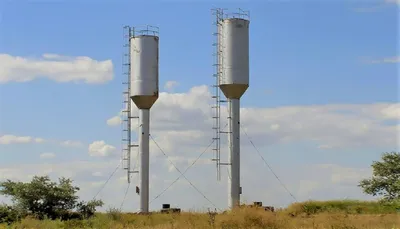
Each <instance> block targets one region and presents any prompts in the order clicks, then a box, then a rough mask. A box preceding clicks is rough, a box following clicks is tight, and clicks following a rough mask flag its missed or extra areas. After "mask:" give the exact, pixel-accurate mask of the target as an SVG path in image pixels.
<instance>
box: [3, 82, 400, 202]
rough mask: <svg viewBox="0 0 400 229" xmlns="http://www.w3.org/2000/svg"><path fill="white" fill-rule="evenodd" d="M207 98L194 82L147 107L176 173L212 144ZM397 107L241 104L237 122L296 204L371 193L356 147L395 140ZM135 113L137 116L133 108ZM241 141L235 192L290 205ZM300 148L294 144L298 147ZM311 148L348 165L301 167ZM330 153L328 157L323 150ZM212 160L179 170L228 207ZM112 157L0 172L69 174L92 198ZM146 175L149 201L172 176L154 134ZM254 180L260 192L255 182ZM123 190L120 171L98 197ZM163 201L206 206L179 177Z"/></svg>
mask: <svg viewBox="0 0 400 229" xmlns="http://www.w3.org/2000/svg"><path fill="white" fill-rule="evenodd" d="M211 102H212V101H211V94H210V92H209V90H208V87H207V86H197V87H194V88H192V89H190V90H189V91H188V92H186V93H167V92H163V93H160V98H159V100H158V101H157V102H156V103H155V105H154V108H152V110H151V124H150V127H151V135H152V137H153V138H154V139H155V140H156V141H157V143H158V144H159V146H160V147H161V148H162V149H163V150H164V152H165V153H166V154H167V155H168V156H169V159H170V160H171V161H173V162H174V164H175V165H176V166H177V167H178V168H179V169H180V170H181V171H184V170H185V169H186V168H187V167H188V166H189V165H191V164H192V162H193V161H194V160H195V159H196V158H197V157H198V155H199V154H200V153H201V152H203V151H204V150H205V147H206V146H207V145H208V144H209V143H210V141H211V138H212V135H213V132H212V129H211V127H212V122H213V120H212V118H211V116H212V115H211V109H210V104H211ZM398 107H399V104H398V103H374V104H328V105H310V106H297V105H293V106H282V107H269V108H260V107H252V108H249V107H246V106H245V104H243V106H242V108H241V123H242V124H243V129H244V130H246V132H247V133H248V134H249V136H250V137H251V138H252V141H253V142H254V144H255V145H256V146H257V148H259V149H260V152H261V153H262V154H263V156H264V157H265V158H266V160H270V161H269V163H270V164H271V165H272V167H273V168H274V171H275V172H276V174H278V176H279V178H280V179H281V180H282V181H283V183H285V184H286V185H287V187H288V189H289V190H291V191H292V192H293V194H294V195H295V196H296V197H297V199H298V200H299V201H302V200H307V199H310V198H312V199H335V198H343V197H344V196H347V197H348V198H360V199H368V198H370V197H368V196H365V195H363V194H362V193H361V190H360V188H359V187H357V184H358V181H359V179H361V178H363V177H364V176H369V175H370V173H371V172H370V170H369V169H368V168H369V166H370V164H369V163H370V162H365V160H364V154H362V155H363V157H362V158H363V159H360V158H361V156H360V155H361V153H364V152H366V151H368V150H369V151H371V149H374V150H375V149H378V150H381V149H395V148H396V147H397V144H398V142H399V139H398V137H397V136H398V133H399V125H389V124H388V123H391V122H387V121H392V120H399V118H400V117H399V114H398ZM133 111H134V114H135V112H136V110H133ZM226 117H227V112H226V106H224V107H223V108H222V126H224V125H225V123H226V121H227V119H226ZM194 120H195V121H194ZM135 130H136V129H135ZM225 130H226V129H225ZM221 137H222V149H221V156H222V157H223V158H222V159H223V162H227V161H226V157H227V144H226V135H222V136H221ZM241 139H242V141H241V152H242V155H243V157H242V161H241V184H242V186H243V195H242V199H243V200H248V201H257V200H260V201H263V202H265V203H267V204H268V205H274V206H277V207H279V206H285V205H287V204H289V203H291V202H292V200H291V199H290V196H289V195H288V194H286V193H285V190H284V189H283V188H282V187H281V186H280V184H279V182H277V180H276V178H275V177H274V176H273V175H272V174H271V173H270V172H269V171H268V169H267V168H266V166H265V165H264V163H263V161H262V160H260V159H259V157H258V156H257V154H256V152H254V149H252V148H251V147H252V146H251V145H250V144H249V142H248V140H247V137H246V136H245V135H244V131H242V136H241ZM135 140H136V139H134V141H135ZM57 143H58V142H57ZM288 143H289V144H288ZM303 143H305V144H310V145H311V146H309V148H305V149H303V148H302V147H298V148H297V145H298V144H299V145H302V146H303ZM133 144H134V143H133ZM290 145H292V147H294V148H292V149H290V150H293V151H296V153H300V156H298V157H296V156H294V155H296V154H293V152H289V151H290V150H288V149H287V148H285V147H288V146H290ZM293 145H294V146H293ZM280 147H281V148H280ZM312 147H314V148H312ZM319 148H320V149H319ZM328 149H331V150H328ZM298 150H301V151H300V152H297V151H298ZM308 150H310V151H312V150H314V152H313V153H314V154H317V155H318V154H326V155H327V158H331V157H332V158H334V159H335V160H336V159H338V157H340V155H342V157H343V158H342V160H343V161H344V160H346V166H343V165H340V164H339V162H335V163H337V164H333V165H331V164H322V162H318V161H317V160H318V158H317V159H316V158H313V161H314V163H313V164H307V163H309V162H310V161H309V160H307V157H309V156H312V155H311V153H309V152H308ZM323 150H325V151H323ZM116 152H117V149H116V147H114V146H110V145H108V144H106V142H105V141H96V142H93V143H92V144H91V145H90V146H89V154H90V155H93V156H107V155H111V154H115V153H116ZM331 152H333V153H334V155H335V157H333V156H332V154H330V153H331ZM351 152H354V153H351ZM282 155H283V156H282ZM136 156H137V152H136V150H134V152H133V153H132V166H134V165H136V164H137V158H136ZM281 156H282V157H281ZM314 156H315V155H314ZM336 156H337V157H336ZM370 156H371V155H370ZM212 157H213V155H212V150H211V149H208V150H207V151H206V152H205V154H204V155H203V156H202V157H201V158H200V160H199V161H198V162H197V163H196V164H195V165H194V167H192V168H191V170H189V171H188V173H187V174H185V176H186V177H188V179H189V180H190V181H191V182H192V183H193V184H194V185H195V186H196V187H197V188H199V190H201V191H202V192H203V193H204V195H205V196H206V197H207V198H209V199H210V200H211V201H212V202H214V203H215V204H216V205H217V206H218V207H220V208H225V207H226V206H227V194H226V190H227V188H226V183H227V172H226V167H222V181H221V182H217V181H216V179H215V164H214V163H213V162H211V161H210V159H211V158H212ZM268 157H269V158H268ZM276 158H279V159H278V160H276ZM355 158H357V159H355ZM299 159H300V160H299ZM359 159H360V160H359ZM374 159H377V158H374ZM92 160H95V159H93V158H92ZM96 160H98V159H96ZM100 160H101V159H100ZM350 160H357V164H358V165H360V163H364V164H363V165H362V167H360V168H355V166H351V165H349V163H350V162H351V161H350ZM361 161H363V162H361ZM371 161H372V159H371ZM117 162H118V161H117V160H116V158H109V159H107V161H106V162H95V161H91V162H82V161H67V162H64V163H57V164H49V163H42V164H27V165H21V164H18V166H15V165H7V166H2V169H0V179H5V178H7V177H8V178H9V177H11V178H18V179H25V180H26V179H28V175H29V174H46V173H47V174H50V175H51V176H52V177H58V176H66V177H71V178H73V179H74V181H76V182H77V184H78V185H79V186H80V187H82V190H81V191H80V193H79V195H80V196H81V197H82V198H84V199H91V198H93V195H94V194H96V193H97V191H98V190H99V188H100V187H99V186H96V184H100V183H103V182H104V178H105V177H108V175H109V174H110V173H111V172H113V170H114V169H115V168H116V166H117ZM17 168H18V169H17ZM20 168H22V169H20ZM154 175H156V176H157V177H154ZM150 176H151V179H150V183H151V187H152V188H151V189H150V199H153V198H154V197H155V196H157V195H158V194H159V193H160V192H161V191H162V190H164V189H165V188H166V187H167V186H169V184H170V182H172V181H174V180H175V179H176V178H177V177H178V176H179V173H178V172H177V171H176V170H175V169H174V168H173V166H171V165H170V163H169V162H168V161H167V160H166V158H165V156H164V155H163V154H162V153H161V152H160V150H159V149H158V148H157V146H156V145H155V144H154V143H153V142H152V141H151V142H150ZM138 178H139V176H138V174H132V184H131V188H133V187H135V186H136V185H138V181H139V179H138ZM255 185H257V187H258V188H257V189H254V188H253V187H254V186H255ZM126 187H127V184H126V171H125V170H122V169H120V170H118V171H117V173H116V174H115V175H114V177H113V178H112V179H111V180H110V182H109V183H108V184H107V186H106V188H105V189H104V190H103V191H102V192H101V193H100V195H99V196H98V198H101V199H103V200H104V201H105V202H106V206H105V207H104V208H107V207H108V206H110V205H119V204H120V203H121V202H120V201H122V198H123V194H124V192H125V190H126ZM129 193H130V194H129V195H128V196H127V198H128V199H127V200H126V203H130V204H125V205H124V210H136V209H134V208H133V206H137V205H138V204H137V203H138V196H137V195H135V194H134V193H133V192H129ZM0 198H1V197H0ZM0 201H1V200H0ZM166 201H167V202H166ZM161 203H176V204H177V206H179V207H182V208H183V209H190V208H193V207H196V209H202V208H206V207H213V206H212V205H210V204H209V203H208V202H207V201H206V200H205V199H204V197H203V196H202V195H200V194H198V193H197V192H196V190H195V189H193V187H191V185H190V184H188V182H187V181H185V179H184V178H181V179H180V180H179V181H178V182H176V184H174V185H173V186H172V188H171V189H170V190H168V191H167V192H165V193H164V194H163V195H162V196H161V197H159V198H158V199H156V200H155V201H154V202H152V204H151V208H152V209H158V208H159V207H160V206H161Z"/></svg>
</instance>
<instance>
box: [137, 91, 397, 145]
mask: <svg viewBox="0 0 400 229" xmlns="http://www.w3.org/2000/svg"><path fill="white" fill-rule="evenodd" d="M210 104H211V93H210V91H209V89H208V87H207V86H204V85H203V86H197V87H193V88H192V89H190V90H189V91H188V92H187V93H167V92H163V93H160V98H159V99H158V101H157V102H156V103H155V104H154V107H153V108H152V110H151V134H152V135H153V136H155V137H156V140H157V141H159V143H160V145H162V146H163V148H164V149H165V150H166V151H168V152H173V153H179V152H186V153H191V152H192V151H193V150H192V149H193V145H196V144H197V146H201V145H203V146H204V145H207V143H208V142H209V141H210V140H211V138H212V134H213V132H212V130H211V128H212V126H213V120H212V118H211V116H212V114H211V108H210V106H211V105H210ZM133 112H134V113H135V110H133ZM399 112H400V104H398V103H374V104H327V105H308V106H296V105H293V106H281V107H271V108H257V107H253V108H248V107H242V108H241V123H242V128H243V130H244V131H246V132H247V133H248V134H249V136H251V137H252V138H253V141H255V142H257V144H260V146H266V145H272V144H287V143H297V142H312V143H314V144H315V147H316V148H320V149H333V148H335V149H338V148H342V149H343V148H354V149H356V148H363V147H364V148H367V147H370V146H393V147H396V146H397V142H398V137H397V136H398V133H399V126H398V125H387V124H385V121H388V120H400V113H399ZM193 120H196V122H193ZM221 123H222V124H221V126H222V127H223V126H224V125H226V123H227V108H226V106H222V108H221ZM134 130H135V131H136V129H134ZM244 131H242V135H243V136H242V138H243V137H246V136H244ZM186 142H187V144H186ZM244 144H248V143H246V142H244Z"/></svg>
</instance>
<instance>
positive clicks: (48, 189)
mask: <svg viewBox="0 0 400 229" xmlns="http://www.w3.org/2000/svg"><path fill="white" fill-rule="evenodd" d="M0 188H1V189H0V194H3V195H6V196H10V197H11V198H12V201H13V206H7V205H3V206H2V207H1V208H0V214H2V215H3V216H4V217H1V218H0V222H10V221H12V220H18V219H20V218H21V217H25V216H28V215H29V216H31V217H34V218H37V219H52V220H55V219H62V220H68V219H72V218H75V219H85V218H89V217H91V216H92V215H93V214H94V213H95V211H96V207H98V206H102V205H103V202H102V201H101V200H92V201H89V202H84V201H78V196H76V192H77V191H78V190H79V188H78V187H75V186H73V185H72V180H70V179H66V178H60V179H59V183H58V184H57V183H56V182H52V181H51V180H50V178H49V177H48V176H41V177H39V176H35V177H33V179H32V181H31V182H27V183H23V182H14V181H11V180H7V181H4V182H0ZM73 210H75V211H73Z"/></svg>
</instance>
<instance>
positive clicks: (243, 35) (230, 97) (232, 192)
mask: <svg viewBox="0 0 400 229" xmlns="http://www.w3.org/2000/svg"><path fill="white" fill-rule="evenodd" d="M216 16H217V20H216V25H217V31H216V35H217V41H216V44H217V45H216V47H217V52H216V53H217V55H216V56H217V58H216V62H217V63H216V66H217V67H216V74H215V76H216V77H217V86H218V88H219V89H221V91H222V92H223V94H224V95H225V97H226V98H227V100H222V99H221V98H220V97H221V96H220V95H218V92H216V94H217V95H216V96H215V95H214V98H216V100H217V105H216V106H215V107H216V108H217V109H220V103H221V102H227V103H228V108H229V116H228V127H229V130H228V131H227V132H222V131H221V130H220V122H219V121H218V126H216V127H214V129H217V137H216V138H215V139H216V140H217V141H219V139H220V136H219V134H220V133H227V134H228V142H229V143H228V144H229V157H228V162H227V163H221V162H220V156H219V155H217V158H216V159H215V160H216V161H217V167H219V166H220V165H227V166H228V171H229V178H228V190H229V193H228V196H229V197H228V206H229V207H230V208H234V207H237V206H239V205H240V194H241V193H242V188H241V186H240V98H241V97H242V95H243V94H244V93H245V92H246V90H247V88H248V87H249V24H250V21H249V20H248V17H249V13H248V12H246V11H242V10H240V9H239V12H238V13H233V14H225V13H224V11H223V10H222V9H217V10H216ZM216 113H217V116H219V114H220V111H217V112H216ZM217 119H219V117H217ZM219 145H220V144H219V143H218V147H220V146H219ZM216 150H217V151H219V149H218V148H217V149H216ZM219 170H220V169H219V168H218V171H219Z"/></svg>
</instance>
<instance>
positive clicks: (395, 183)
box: [358, 152, 400, 201]
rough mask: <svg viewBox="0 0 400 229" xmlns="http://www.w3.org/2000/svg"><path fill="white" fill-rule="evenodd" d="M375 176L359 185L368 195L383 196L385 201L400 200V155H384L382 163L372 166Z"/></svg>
mask: <svg viewBox="0 0 400 229" xmlns="http://www.w3.org/2000/svg"><path fill="white" fill-rule="evenodd" d="M371 167H372V170H373V176H372V178H370V179H364V180H361V181H360V184H359V185H358V186H359V187H361V188H362V189H363V191H364V193H366V194H370V195H373V196H383V200H385V201H396V200H400V153H398V152H391V153H383V154H382V161H374V162H373V163H372V165H371Z"/></svg>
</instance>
